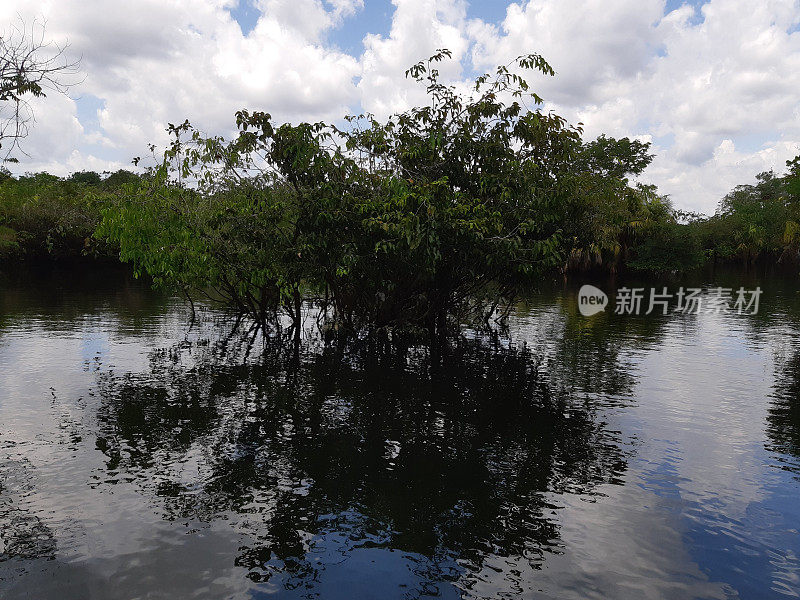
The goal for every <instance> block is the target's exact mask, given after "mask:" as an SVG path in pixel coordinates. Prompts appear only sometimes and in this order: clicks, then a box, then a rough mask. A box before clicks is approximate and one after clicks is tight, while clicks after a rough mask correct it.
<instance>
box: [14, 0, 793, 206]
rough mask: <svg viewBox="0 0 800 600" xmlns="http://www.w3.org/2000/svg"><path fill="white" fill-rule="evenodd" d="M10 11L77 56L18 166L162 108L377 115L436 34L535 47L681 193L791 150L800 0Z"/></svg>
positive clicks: (125, 4)
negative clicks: (40, 24) (42, 27)
mask: <svg viewBox="0 0 800 600" xmlns="http://www.w3.org/2000/svg"><path fill="white" fill-rule="evenodd" d="M20 18H22V19H24V20H26V21H28V22H30V20H31V19H34V18H36V19H39V20H40V21H44V22H46V27H47V34H48V37H49V38H51V39H53V40H55V41H58V42H68V43H69V52H70V53H71V54H72V55H74V56H80V57H81V60H82V62H81V71H82V75H81V82H80V83H79V84H78V85H77V86H75V87H73V88H72V89H71V90H70V93H69V97H59V96H58V95H51V96H50V97H48V98H47V99H46V101H44V102H37V105H36V115H37V123H36V126H35V128H34V130H33V132H32V134H31V135H30V137H29V138H28V139H27V140H26V141H25V145H24V149H25V151H26V152H27V153H28V154H29V156H28V157H22V158H23V160H22V164H21V165H20V167H19V169H20V170H25V171H36V170H41V169H46V170H48V171H50V172H53V173H57V174H66V173H68V172H72V171H76V170H83V169H92V170H97V171H103V170H114V169H117V168H130V161H131V159H132V158H133V157H134V156H140V155H144V154H147V145H148V143H151V142H152V143H156V144H159V143H163V142H164V140H165V139H166V138H165V133H164V128H165V127H166V123H167V122H176V123H177V122H182V121H183V119H185V118H188V119H189V120H190V121H192V123H193V124H195V125H197V126H198V127H200V128H202V129H203V130H205V131H206V132H208V133H221V134H229V133H230V132H231V129H232V125H233V114H234V112H235V111H236V110H238V109H241V108H250V109H257V110H266V111H268V112H270V113H272V114H273V116H274V117H276V119H278V120H291V121H297V120H310V119H313V120H320V119H323V120H330V121H336V120H338V119H340V118H341V117H342V116H343V115H344V114H348V113H353V112H362V111H370V112H372V113H375V114H376V115H378V116H385V115H387V114H389V113H391V112H394V111H397V110H402V109H404V108H407V107H409V106H410V105H412V104H414V103H416V102H419V101H420V99H421V96H420V92H419V90H418V89H416V88H415V86H413V85H411V84H410V83H409V82H408V81H406V80H405V79H404V76H403V73H404V71H405V69H406V68H407V67H408V66H410V65H411V64H413V63H414V62H416V61H417V60H419V59H420V58H424V57H427V56H428V55H429V54H430V53H431V52H432V51H433V50H434V49H436V48H440V47H446V48H449V49H451V50H452V51H453V53H454V58H455V59H456V60H454V61H453V62H452V63H451V64H449V65H448V66H446V67H443V68H442V72H443V73H444V74H445V75H446V77H447V78H449V79H451V80H453V81H457V82H458V81H466V80H468V79H470V78H472V77H474V75H475V74H478V73H481V72H483V71H485V70H486V69H489V68H492V67H493V66H495V65H497V64H500V63H507V62H509V60H511V59H513V58H514V57H516V56H518V55H519V54H523V53H528V52H538V53H540V54H542V55H544V56H545V58H546V59H547V60H548V61H549V62H550V63H551V64H552V65H553V67H554V68H555V69H556V71H557V77H555V78H552V79H550V78H542V77H534V78H532V79H531V80H530V83H531V84H532V87H533V88H534V89H536V90H537V91H538V92H539V94H540V95H541V96H543V97H544V99H545V101H546V102H547V107H548V108H553V109H555V110H556V111H558V112H559V113H561V114H562V115H564V116H565V117H567V118H568V119H570V120H571V121H572V122H574V123H577V122H582V123H583V124H584V126H585V133H586V136H587V137H589V138H592V137H596V136H597V135H599V134H600V133H606V134H609V135H613V136H617V137H621V136H635V137H638V138H640V139H645V140H650V141H652V142H653V148H654V151H655V153H656V154H657V158H656V159H655V161H654V162H653V164H652V165H651V166H650V168H649V169H648V170H647V171H646V173H645V176H644V177H643V179H644V180H645V181H647V182H652V183H655V184H657V185H658V186H659V189H660V190H661V191H662V192H663V193H668V194H670V196H671V197H672V199H673V201H674V202H675V204H676V206H678V207H680V208H685V209H691V210H699V211H703V212H707V213H708V212H713V211H714V209H715V207H716V204H717V202H718V200H719V199H720V197H721V196H723V195H724V194H725V192H726V191H728V190H729V189H731V188H732V187H733V186H734V185H736V184H738V183H747V182H750V181H753V180H754V176H755V174H756V173H758V172H760V171H764V170H768V169H775V170H777V171H779V172H782V171H783V170H784V165H785V161H786V160H787V159H790V158H792V157H794V156H796V155H797V154H800V0H710V1H708V2H703V1H702V0H691V1H687V2H684V1H683V0H529V1H524V0H518V1H517V2H513V3H512V2H507V1H505V0H472V1H469V0H391V1H389V0H127V1H122V0H42V1H38V0H2V3H0V24H2V25H3V26H4V29H5V30H7V29H8V27H9V25H10V24H12V23H18V22H19V20H20Z"/></svg>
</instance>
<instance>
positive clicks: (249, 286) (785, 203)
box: [0, 50, 800, 338]
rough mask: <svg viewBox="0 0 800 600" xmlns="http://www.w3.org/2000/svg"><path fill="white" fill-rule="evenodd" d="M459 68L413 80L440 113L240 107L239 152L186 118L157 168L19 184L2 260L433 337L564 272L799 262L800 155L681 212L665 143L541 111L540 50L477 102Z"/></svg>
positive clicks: (36, 178) (0, 215) (425, 71)
mask: <svg viewBox="0 0 800 600" xmlns="http://www.w3.org/2000/svg"><path fill="white" fill-rule="evenodd" d="M448 58H449V52H447V51H446V50H443V51H440V52H438V53H437V54H436V55H434V56H433V57H432V58H431V59H429V60H428V61H424V62H420V63H418V64H417V65H414V66H413V67H412V68H411V69H409V71H408V73H407V75H408V76H409V77H411V78H413V79H415V80H416V81H417V82H419V83H420V85H422V86H424V87H425V88H426V90H427V92H428V98H429V102H428V103H427V104H426V105H424V106H421V107H417V108H413V109H411V110H409V111H407V112H404V113H400V114H397V115H394V116H392V117H391V118H389V119H387V120H386V121H378V120H377V119H375V118H374V117H372V116H371V115H362V116H358V117H350V118H347V119H345V120H344V124H339V125H328V124H324V123H313V124H311V123H301V124H299V125H290V124H279V123H275V122H274V121H273V119H272V118H271V116H270V115H269V114H267V113H261V112H248V111H241V112H239V113H237V115H236V119H237V126H238V130H239V133H238V136H237V137H236V138H235V139H233V140H232V141H226V140H223V139H222V138H219V137H207V136H204V135H203V134H202V133H201V132H200V131H199V130H197V129H195V128H194V127H192V126H191V125H190V124H189V122H188V121H187V122H185V123H183V124H181V125H177V126H175V125H171V126H170V129H169V131H170V133H171V135H172V137H173V142H172V144H171V145H170V147H169V148H168V149H167V151H166V153H165V154H164V157H163V160H161V161H160V162H159V163H158V164H157V165H156V166H154V167H151V168H149V169H147V170H146V172H145V173H144V174H142V175H135V174H133V173H129V172H126V171H120V172H117V173H114V174H105V176H100V175H98V174H96V173H86V172H85V173H76V174H74V175H72V176H71V177H69V178H58V177H54V176H52V175H48V174H46V173H41V174H36V175H26V176H24V177H13V176H11V175H10V174H9V173H8V172H4V173H3V174H2V175H0V258H1V259H2V260H4V261H13V260H19V259H21V258H26V257H42V256H49V257H70V256H79V255H81V256H94V257H112V256H113V257H119V259H121V260H122V261H123V262H126V263H130V264H132V265H133V267H134V269H135V270H136V272H137V273H139V274H146V275H148V276H149V277H151V278H152V279H153V281H154V282H155V283H156V284H157V285H159V286H162V287H166V288H169V289H173V290H179V291H181V292H183V293H185V294H186V295H187V296H188V297H190V298H198V297H204V298H207V299H209V300H212V301H214V302H218V303H222V304H224V305H227V306H229V307H231V308H233V309H234V310H235V311H236V312H237V313H238V314H240V315H247V316H249V317H250V318H251V319H252V320H253V322H254V323H256V324H257V326H258V327H259V328H261V329H264V330H269V329H272V328H275V327H276V326H277V325H278V323H279V322H281V318H282V317H288V319H289V320H290V321H291V322H292V323H293V326H294V329H295V333H296V335H299V323H300V322H301V319H302V308H303V304H304V303H306V302H314V303H316V304H317V307H318V308H319V309H320V313H321V315H322V316H323V318H324V320H325V322H326V323H327V324H328V325H329V326H331V327H333V328H336V329H342V330H347V331H359V330H364V329H371V328H386V327H392V328H396V327H401V328H411V329H419V330H422V331H427V332H428V333H430V335H431V336H432V337H434V338H441V337H442V336H444V335H446V332H447V331H449V330H452V328H453V327H454V326H455V325H456V324H459V323H464V322H470V321H471V322H479V323H480V322H489V321H490V320H492V319H494V320H497V319H502V318H503V315H504V311H505V310H507V309H508V307H510V306H511V305H512V304H513V303H514V302H515V301H516V300H517V299H518V298H519V297H520V295H522V294H523V293H524V292H525V291H526V290H527V289H529V288H530V287H532V286H535V285H536V283H537V282H538V281H540V280H541V278H542V277H543V276H545V275H548V274H551V273H565V274H570V273H576V272H583V271H588V270H598V271H613V272H617V271H625V270H627V271H639V272H650V273H663V272H673V271H687V270H690V269H693V268H696V267H698V266H701V265H703V264H704V263H706V262H708V261H713V262H715V263H717V262H740V263H742V264H745V265H748V266H749V265H752V264H754V263H755V262H759V261H760V262H767V261H768V262H773V263H780V264H784V265H793V266H795V267H797V264H798V251H799V249H800V214H798V212H799V211H800V157H798V158H797V159H795V160H794V161H791V162H790V163H788V167H789V170H788V172H787V173H786V174H784V175H776V174H774V173H764V174H761V175H759V176H758V178H757V182H756V183H755V184H754V185H742V186H738V187H737V188H735V189H734V190H733V191H732V192H731V193H730V194H728V195H727V196H726V197H725V198H724V199H723V200H722V201H721V203H720V205H719V209H718V211H717V213H716V214H715V215H713V216H711V217H705V216H701V215H692V214H686V213H682V212H680V211H677V210H675V209H674V208H673V206H672V205H671V203H670V201H669V199H668V198H667V197H665V196H663V195H660V194H659V193H658V190H657V189H656V188H655V187H654V186H650V185H644V184H641V183H635V182H634V181H633V180H635V178H636V177H637V176H638V175H640V174H641V173H642V172H643V171H644V169H645V168H646V167H647V166H648V165H649V164H650V162H651V161H652V159H653V155H652V154H651V153H650V145H649V144H648V143H646V142H642V141H638V140H630V139H627V138H623V139H614V138H610V137H606V136H601V137H599V138H598V139H596V140H591V141H585V140H584V139H583V137H582V131H581V129H580V127H576V126H572V125H570V124H569V123H567V122H566V120H565V119H563V118H562V117H560V116H558V115H556V114H554V113H552V112H546V111H545V110H544V109H543V108H542V99H541V98H540V97H539V96H537V95H536V94H535V93H533V92H531V91H530V89H529V88H528V84H527V83H526V81H525V80H524V79H523V78H522V77H521V76H520V75H519V72H521V71H523V70H526V69H527V70H533V71H535V72H537V73H539V74H542V75H546V76H551V75H553V70H552V69H551V67H550V66H549V65H548V64H547V63H546V62H545V61H544V59H543V58H541V57H540V56H538V55H528V56H524V57H520V58H519V59H518V60H517V61H515V62H514V63H512V64H511V65H509V66H503V67H499V68H498V69H497V70H496V71H495V72H494V73H493V74H492V75H485V76H482V77H480V78H479V79H478V80H477V81H476V82H475V86H474V88H473V89H472V91H471V92H462V91H460V90H457V89H456V88H454V87H451V86H447V85H445V84H443V83H441V82H440V80H439V74H438V71H437V69H436V64H437V63H438V62H440V61H442V60H446V59H448ZM529 105H530V106H531V107H530V108H529Z"/></svg>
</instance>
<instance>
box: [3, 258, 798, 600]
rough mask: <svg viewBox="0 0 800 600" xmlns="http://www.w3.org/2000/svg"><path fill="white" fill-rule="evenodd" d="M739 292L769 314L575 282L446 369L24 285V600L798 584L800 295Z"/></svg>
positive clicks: (717, 590) (20, 289)
mask: <svg viewBox="0 0 800 600" xmlns="http://www.w3.org/2000/svg"><path fill="white" fill-rule="evenodd" d="M718 280H720V281H718V283H724V284H726V285H729V286H731V287H738V286H739V285H745V286H746V287H747V286H752V287H754V286H755V285H756V284H757V283H758V284H760V285H761V287H762V288H763V289H764V295H763V298H762V302H761V311H760V313H759V314H758V315H757V316H746V315H737V314H700V315H675V314H672V315H669V316H654V315H651V316H647V317H645V316H641V317H634V316H627V317H622V316H615V315H613V314H611V315H608V314H600V315H596V316H594V317H592V318H584V317H581V316H580V315H579V314H578V313H577V310H576V308H577V303H576V298H575V294H574V291H572V290H571V288H570V289H561V288H559V287H555V288H554V289H553V290H551V291H547V292H543V293H541V294H537V295H535V296H533V297H532V298H531V299H530V301H529V302H528V303H527V304H525V305H523V306H520V307H519V309H518V310H517V311H516V313H515V314H514V315H513V317H512V320H511V323H510V328H509V334H510V338H511V341H512V343H509V342H508V340H507V339H505V338H504V339H501V340H499V341H492V340H486V339H481V338H479V336H476V335H473V336H470V339H468V340H466V341H464V342H463V343H461V344H459V346H458V347H457V348H454V349H453V350H452V352H451V353H449V354H448V355H446V356H444V357H443V358H442V359H441V361H439V362H437V361H433V360H431V359H430V357H428V356H427V354H426V353H424V352H422V351H420V350H418V349H416V350H415V349H413V348H412V349H407V350H398V349H394V350H387V349H385V348H384V349H378V348H374V347H364V348H360V349H359V348H354V349H350V350H349V351H347V352H345V353H343V352H341V351H340V350H339V349H337V348H335V347H327V348H326V347H324V345H323V344H321V343H319V342H314V341H310V342H309V343H308V344H307V345H306V346H304V349H303V351H302V353H301V355H300V356H299V357H292V356H291V355H288V356H287V355H285V354H281V353H278V352H276V351H274V350H273V351H269V352H267V353H265V354H263V355H262V354H261V353H260V352H259V351H258V348H256V349H255V350H252V351H251V352H250V353H249V355H248V354H247V345H246V341H245V340H242V339H241V338H240V337H238V336H234V337H231V338H229V339H226V333H227V331H228V329H226V328H225V327H224V326H222V325H221V324H220V323H219V322H218V320H219V316H218V315H215V314H214V313H212V312H208V311H206V312H204V313H202V318H201V322H200V323H199V325H198V326H195V327H194V328H193V329H192V330H189V329H188V327H187V324H186V319H187V309H186V307H185V306H184V305H183V304H182V303H181V302H180V301H178V300H175V299H170V298H166V297H163V296H159V295H157V294H154V293H152V292H150V291H148V290H147V289H146V288H145V287H143V286H142V285H141V284H140V283H137V282H133V281H131V280H129V279H128V278H127V277H126V276H124V275H123V274H121V273H119V272H115V271H108V272H100V273H94V274H88V273H81V272H69V273H55V274H46V275H43V274H40V275H36V276H29V277H26V278H22V279H20V278H10V279H9V278H6V279H0V598H2V599H3V600H10V599H14V598H35V599H49V598H57V599H59V600H69V599H73V598H74V599H85V598H126V599H129V598H271V597H275V598H332V599H339V598H342V599H345V598H347V599H350V598H380V599H383V598H426V597H436V598H451V599H452V598H617V599H622V598H632V599H642V598H648V599H649V598H784V597H787V598H790V597H797V596H798V594H800V574H799V573H800V535H798V528H800V498H799V497H798V494H799V493H800V397H799V395H800V294H799V293H798V291H800V283H797V282H794V281H787V280H781V279H778V278H771V279H765V280H756V279H753V278H745V277H742V276H738V277H734V278H728V279H725V278H724V277H722V276H720V277H719V278H718ZM705 282H706V283H711V279H707V280H706V281H705ZM676 285H677V284H676ZM308 327H309V329H311V328H312V323H311V322H310V320H309V323H308Z"/></svg>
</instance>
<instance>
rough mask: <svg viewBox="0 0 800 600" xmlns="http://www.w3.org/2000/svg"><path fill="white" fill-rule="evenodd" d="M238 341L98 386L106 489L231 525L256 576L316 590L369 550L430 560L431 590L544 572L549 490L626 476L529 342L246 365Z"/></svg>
mask: <svg viewBox="0 0 800 600" xmlns="http://www.w3.org/2000/svg"><path fill="white" fill-rule="evenodd" d="M234 346H235V344H234V345H232V344H225V343H195V344H189V343H183V344H181V345H179V346H176V347H174V348H171V349H168V350H164V351H160V352H158V353H156V354H154V355H153V356H152V358H151V369H150V372H148V373H146V374H145V375H126V376H115V375H112V374H106V375H104V376H103V378H102V380H101V382H100V388H101V391H102V402H101V407H100V409H99V432H100V433H99V436H98V439H97V447H98V448H99V449H100V450H101V451H102V452H103V453H104V454H105V455H106V456H107V471H106V472H105V473H102V474H98V475H97V479H98V480H99V481H102V480H106V479H108V478H119V479H122V480H125V479H127V480H129V481H131V482H132V483H135V484H136V485H138V486H140V487H141V488H142V489H143V490H145V491H146V492H147V493H149V494H152V495H153V497H154V499H155V500H157V503H158V505H159V506H160V507H162V508H163V511H164V512H165V517H166V518H168V519H200V520H206V521H211V520H215V519H222V518H224V519H227V520H228V521H229V522H230V523H232V526H233V527H235V528H236V529H237V530H239V531H241V532H242V533H243V534H246V538H245V539H247V540H248V541H247V542H246V543H243V545H242V547H241V548H240V553H239V555H238V556H237V557H236V558H235V561H236V563H237V564H238V565H240V566H243V567H245V568H246V569H248V571H249V577H250V578H251V579H252V580H253V581H256V582H264V581H266V580H269V579H271V578H272V581H273V582H275V581H277V582H279V585H281V586H283V587H284V588H313V587H314V585H315V581H317V579H318V576H319V572H320V570H322V569H325V568H333V567H332V566H331V565H332V563H333V562H337V561H341V560H343V558H344V557H347V556H350V555H351V554H352V553H353V552H355V551H356V550H358V549H364V548H380V549H384V550H386V551H390V550H391V551H399V552H401V553H405V554H404V556H405V557H406V558H408V557H409V556H410V554H413V555H418V556H422V557H425V558H426V560H425V561H424V564H418V565H416V566H415V567H414V570H415V572H416V574H417V576H418V577H420V578H421V580H422V581H423V582H432V583H433V584H435V583H436V582H446V581H454V582H455V581H458V587H461V588H462V589H463V588H469V587H470V586H471V585H472V584H473V583H474V581H475V578H476V577H479V573H480V571H481V570H482V569H483V568H484V567H485V566H486V564H487V560H488V559H489V558H495V557H509V558H511V559H513V560H514V561H524V562H525V563H527V564H528V565H531V566H533V567H534V568H536V567H537V566H538V565H540V563H541V560H542V557H543V555H544V553H545V552H548V551H556V552H557V551H558V548H559V528H558V524H557V517H556V515H557V513H556V510H555V508H556V507H555V506H553V505H552V496H551V494H553V493H555V494H560V493H566V492H571V493H576V494H587V495H591V494H595V493H597V491H596V489H597V486H598V485H599V484H601V483H607V482H614V481H618V480H619V478H620V475H621V474H622V473H623V471H624V470H625V468H626V463H625V455H624V451H623V450H622V449H621V447H620V444H619V440H616V439H615V437H614V434H612V433H611V432H609V431H606V430H605V429H604V426H603V423H602V422H600V419H599V418H598V415H597V414H595V412H594V411H593V409H592V407H591V406H590V405H588V404H587V403H583V402H578V401H574V400H572V399H571V397H570V396H569V395H568V394H566V393H563V392H560V391H559V390H558V389H557V388H556V386H555V385H554V384H553V382H552V378H550V377H547V376H545V373H544V369H543V367H542V365H541V364H540V363H539V362H538V361H537V360H536V358H535V357H534V356H533V355H532V354H531V353H530V352H528V351H526V350H525V349H519V348H513V347H512V348H509V347H504V346H503V345H501V344H499V343H497V342H495V343H488V342H485V341H475V340H473V341H462V342H461V343H459V344H458V345H456V346H455V347H453V348H452V349H451V350H450V351H449V352H447V353H446V354H445V355H444V356H442V357H441V358H440V359H439V360H436V361H434V360H432V359H431V357H430V356H429V354H428V353H426V352H424V351H422V350H419V349H415V348H397V347H392V348H386V347H382V348H377V347H375V346H370V345H368V344H365V345H364V346H363V347H360V348H349V349H348V350H347V351H340V350H338V349H337V348H334V347H324V346H314V345H313V344H310V345H309V346H307V347H305V348H304V350H303V351H302V353H301V354H300V356H299V358H298V359H297V360H291V359H288V360H287V358H286V357H285V356H283V355H281V354H279V353H265V354H264V355H263V356H262V357H260V358H258V359H257V360H252V359H251V360H242V359H241V357H240V356H239V355H240V350H241V348H240V347H238V346H236V347H234ZM549 498H550V499H549ZM512 573H513V570H512ZM365 576H366V574H365ZM512 577H513V575H512ZM425 585H428V584H427V583H423V589H422V590H421V592H420V593H422V592H425V589H427V588H425V587H424V586H425ZM428 592H431V593H432V590H430V589H428ZM437 593H438V592H437Z"/></svg>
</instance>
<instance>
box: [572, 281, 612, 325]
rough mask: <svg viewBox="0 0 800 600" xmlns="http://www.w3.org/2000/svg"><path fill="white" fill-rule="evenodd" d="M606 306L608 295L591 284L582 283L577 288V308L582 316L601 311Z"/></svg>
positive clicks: (589, 315)
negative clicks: (582, 284) (578, 288)
mask: <svg viewBox="0 0 800 600" xmlns="http://www.w3.org/2000/svg"><path fill="white" fill-rule="evenodd" d="M606 306H608V296H606V293H605V292H604V291H603V290H600V289H597V288H596V287H594V286H593V285H588V284H587V285H584V286H583V287H581V289H580V290H578V310H579V311H580V313H581V314H582V315H583V316H584V317H591V316H592V315H596V314H597V313H599V312H602V311H604V310H605V309H606Z"/></svg>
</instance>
